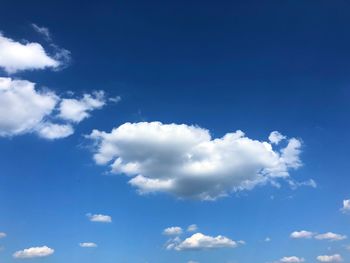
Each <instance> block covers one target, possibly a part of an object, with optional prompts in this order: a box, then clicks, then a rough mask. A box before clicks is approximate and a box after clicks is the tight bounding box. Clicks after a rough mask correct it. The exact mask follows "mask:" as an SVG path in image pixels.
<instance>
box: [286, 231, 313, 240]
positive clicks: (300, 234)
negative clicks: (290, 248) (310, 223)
mask: <svg viewBox="0 0 350 263" xmlns="http://www.w3.org/2000/svg"><path fill="white" fill-rule="evenodd" d="M314 235H315V233H313V232H310V231H305V230H302V231H294V232H293V233H291V234H290V237H291V238H312V237H313V236H314Z"/></svg>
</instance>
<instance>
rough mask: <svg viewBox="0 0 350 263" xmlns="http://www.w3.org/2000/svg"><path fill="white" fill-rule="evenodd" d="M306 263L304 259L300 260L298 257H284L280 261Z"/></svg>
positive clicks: (284, 262) (283, 262)
mask: <svg viewBox="0 0 350 263" xmlns="http://www.w3.org/2000/svg"><path fill="white" fill-rule="evenodd" d="M304 261H305V259H304V258H299V257H296V256H292V257H283V258H281V259H280V262H282V263H300V262H304Z"/></svg>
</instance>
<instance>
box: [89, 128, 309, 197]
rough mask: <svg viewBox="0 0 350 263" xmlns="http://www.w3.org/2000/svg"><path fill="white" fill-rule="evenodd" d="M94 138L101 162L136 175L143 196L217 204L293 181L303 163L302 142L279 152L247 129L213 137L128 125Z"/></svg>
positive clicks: (289, 143)
mask: <svg viewBox="0 0 350 263" xmlns="http://www.w3.org/2000/svg"><path fill="white" fill-rule="evenodd" d="M89 138H91V139H93V140H94V141H95V143H96V153H95V155H94V159H95V161H96V163H97V164H100V165H104V164H110V167H111V171H112V172H113V173H118V174H126V175H128V176H131V177H132V179H131V180H130V181H129V183H130V184H131V185H132V186H135V187H137V189H138V190H139V192H140V193H151V192H166V193H171V194H173V195H175V196H178V197H181V198H197V199H202V200H212V199H216V198H218V197H221V196H225V195H227V194H229V193H230V192H232V191H239V190H249V189H252V188H254V187H255V186H256V185H259V184H264V183H267V182H272V181H275V180H278V179H280V178H289V170H290V169H297V168H299V167H300V166H301V164H302V163H301V161H300V157H299V155H300V148H301V142H300V141H299V140H298V139H295V138H291V139H289V140H288V141H287V143H286V146H285V147H284V148H282V147H279V148H278V149H274V148H273V147H272V145H271V144H270V143H268V142H265V141H259V140H253V139H250V138H248V137H246V136H245V135H244V133H243V132H242V131H236V132H232V133H227V134H226V135H225V136H223V137H222V138H216V139H213V138H211V136H210V134H209V131H208V130H206V129H203V128H200V127H198V126H189V125H185V124H162V123H161V122H140V123H125V124H123V125H121V126H119V127H117V128H115V129H113V130H112V131H111V132H110V133H108V132H102V131H98V130H94V131H93V132H92V133H91V134H90V135H89Z"/></svg>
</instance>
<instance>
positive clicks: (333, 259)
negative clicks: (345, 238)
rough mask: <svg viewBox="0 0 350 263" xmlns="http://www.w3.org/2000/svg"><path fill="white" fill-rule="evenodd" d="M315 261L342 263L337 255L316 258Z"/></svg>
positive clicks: (341, 259)
mask: <svg viewBox="0 0 350 263" xmlns="http://www.w3.org/2000/svg"><path fill="white" fill-rule="evenodd" d="M317 260H318V261H320V262H342V261H343V258H342V257H341V255H339V254H334V255H322V256H318V257H317Z"/></svg>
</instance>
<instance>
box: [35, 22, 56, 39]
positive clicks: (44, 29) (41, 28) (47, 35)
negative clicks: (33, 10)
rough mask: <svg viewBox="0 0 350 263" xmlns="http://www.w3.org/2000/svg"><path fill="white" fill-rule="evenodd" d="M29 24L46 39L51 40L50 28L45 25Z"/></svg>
mask: <svg viewBox="0 0 350 263" xmlns="http://www.w3.org/2000/svg"><path fill="white" fill-rule="evenodd" d="M31 26H32V28H33V29H34V30H35V31H36V32H38V33H39V34H41V35H43V36H44V38H45V39H46V40H47V41H51V34H50V30H49V29H48V28H47V27H44V26H38V25H37V24H34V23H33V24H32V25H31Z"/></svg>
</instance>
